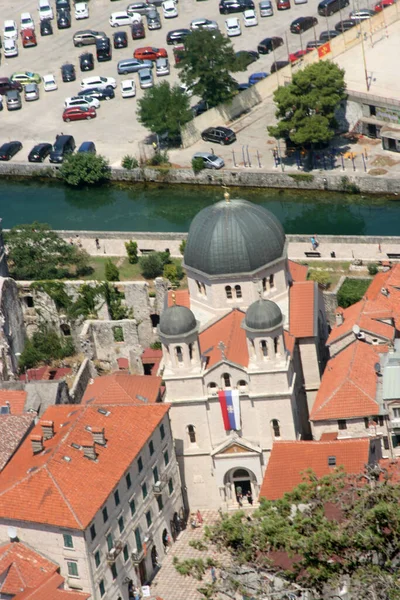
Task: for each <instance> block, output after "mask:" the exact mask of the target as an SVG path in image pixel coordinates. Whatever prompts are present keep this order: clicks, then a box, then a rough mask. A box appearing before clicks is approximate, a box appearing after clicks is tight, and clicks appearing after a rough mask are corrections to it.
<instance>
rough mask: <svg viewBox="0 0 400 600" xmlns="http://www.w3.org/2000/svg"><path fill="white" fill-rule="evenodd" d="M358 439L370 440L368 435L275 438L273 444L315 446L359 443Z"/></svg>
mask: <svg viewBox="0 0 400 600" xmlns="http://www.w3.org/2000/svg"><path fill="white" fill-rule="evenodd" d="M360 440H367V441H368V442H369V441H370V438H369V436H367V435H366V436H364V437H358V438H341V439H335V440H276V441H274V444H277V445H279V446H283V445H285V444H286V445H287V446H291V445H292V444H293V443H296V444H299V445H300V444H301V445H302V446H304V445H306V444H309V445H313V446H315V445H316V444H318V445H319V446H322V445H327V446H329V445H336V444H351V443H359V442H360Z"/></svg>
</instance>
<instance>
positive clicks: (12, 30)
mask: <svg viewBox="0 0 400 600" xmlns="http://www.w3.org/2000/svg"><path fill="white" fill-rule="evenodd" d="M3 38H4V39H5V40H16V39H17V38H18V28H17V24H16V22H15V21H11V20H7V21H4V28H3Z"/></svg>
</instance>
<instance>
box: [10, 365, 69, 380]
mask: <svg viewBox="0 0 400 600" xmlns="http://www.w3.org/2000/svg"><path fill="white" fill-rule="evenodd" d="M71 373H72V369H71V368H70V367H63V368H61V367H60V368H55V367H48V366H46V367H39V368H38V369H28V370H27V372H26V373H24V374H23V375H20V377H19V378H20V380H21V381H50V380H58V379H62V378H63V377H66V376H67V375H70V374H71Z"/></svg>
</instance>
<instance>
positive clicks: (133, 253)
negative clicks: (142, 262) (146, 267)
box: [125, 240, 139, 265]
mask: <svg viewBox="0 0 400 600" xmlns="http://www.w3.org/2000/svg"><path fill="white" fill-rule="evenodd" d="M125 248H126V253H127V255H128V261H129V264H131V265H135V264H136V263H137V262H139V258H138V245H137V242H134V241H133V240H130V241H129V242H125Z"/></svg>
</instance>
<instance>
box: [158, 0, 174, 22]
mask: <svg viewBox="0 0 400 600" xmlns="http://www.w3.org/2000/svg"><path fill="white" fill-rule="evenodd" d="M161 6H162V10H163V15H164V18H165V19H173V18H174V17H177V16H178V9H177V8H176V4H175V2H174V0H165V2H163V3H162V5H161Z"/></svg>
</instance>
